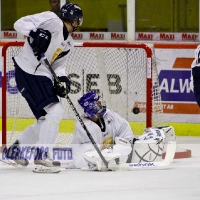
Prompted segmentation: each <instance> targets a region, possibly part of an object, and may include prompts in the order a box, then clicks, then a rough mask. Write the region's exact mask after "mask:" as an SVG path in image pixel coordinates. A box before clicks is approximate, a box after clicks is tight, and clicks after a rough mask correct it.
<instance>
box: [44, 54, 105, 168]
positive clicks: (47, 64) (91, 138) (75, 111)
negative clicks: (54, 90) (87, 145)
mask: <svg viewBox="0 0 200 200" xmlns="http://www.w3.org/2000/svg"><path fill="white" fill-rule="evenodd" d="M41 57H42V59H43V60H44V62H45V64H46V67H47V69H48V70H49V71H50V72H51V74H52V75H53V77H54V79H55V80H56V82H57V83H58V84H59V85H62V84H61V82H60V80H59V78H58V77H57V75H56V73H55V72H54V71H53V69H52V67H51V65H50V63H49V61H48V60H47V58H46V57H45V55H44V54H41ZM65 98H66V99H67V101H68V103H69V105H70V107H71V108H72V110H73V112H74V114H75V115H76V117H77V119H78V121H79V122H80V124H81V126H82V127H83V129H84V130H85V132H86V134H87V136H88V137H89V139H90V141H91V142H92V144H93V146H94V148H95V149H96V151H97V153H98V154H99V156H100V158H101V159H102V161H103V163H104V164H105V166H106V167H107V168H108V162H107V161H106V159H105V158H104V156H103V155H102V153H101V151H100V150H99V148H98V146H97V144H96V142H95V141H94V139H93V137H92V135H91V134H90V132H89V131H88V129H87V127H86V126H85V124H84V122H83V120H82V119H81V117H80V115H79V113H78V112H77V110H76V108H75V106H74V104H73V103H72V101H71V99H70V98H69V96H68V95H67V94H66V96H65Z"/></svg>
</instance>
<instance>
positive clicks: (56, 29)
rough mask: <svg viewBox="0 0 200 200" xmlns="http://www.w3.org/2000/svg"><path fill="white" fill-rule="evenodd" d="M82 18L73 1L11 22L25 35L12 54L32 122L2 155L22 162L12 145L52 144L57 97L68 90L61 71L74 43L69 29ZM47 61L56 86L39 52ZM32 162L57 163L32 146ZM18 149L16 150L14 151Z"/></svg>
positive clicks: (58, 118)
mask: <svg viewBox="0 0 200 200" xmlns="http://www.w3.org/2000/svg"><path fill="white" fill-rule="evenodd" d="M82 21H83V13H82V10H81V8H80V7H79V6H78V5H77V4H73V3H67V4H65V5H63V6H62V8H61V11H60V18H59V17H58V16H57V15H56V14H55V13H54V12H50V11H48V12H42V13H38V14H34V15H29V16H25V17H22V18H20V19H19V20H17V21H16V22H15V23H14V29H15V30H16V31H17V32H18V33H21V34H22V35H24V36H26V39H25V44H24V46H23V51H22V52H21V53H20V54H19V55H18V56H16V57H14V58H13V62H14V66H15V78H16V83H17V87H18V89H19V91H20V93H21V95H22V96H23V97H24V98H25V99H26V101H27V103H28V104H29V106H30V108H31V110H32V112H33V114H34V116H35V118H36V122H35V123H34V124H33V125H31V126H29V127H28V128H27V129H25V130H24V131H23V133H22V134H21V136H20V137H19V139H18V140H17V141H16V142H15V143H14V144H13V145H12V146H11V147H10V148H9V149H8V151H7V154H6V157H7V158H8V159H12V160H14V161H15V162H17V163H18V164H21V165H23V166H27V165H28V160H26V159H24V158H23V157H20V156H19V155H18V156H17V158H16V157H15V155H13V154H12V157H11V153H9V152H12V148H13V147H15V148H16V147H17V146H19V145H20V144H36V143H37V145H39V146H40V145H46V146H47V147H48V146H49V145H53V144H54V143H55V140H56V137H57V134H58V129H59V123H60V121H61V120H62V118H63V115H64V109H63V107H62V105H61V103H60V100H59V98H58V97H65V96H66V94H68V93H69V92H70V80H69V79H68V78H67V76H66V74H65V69H66V68H67V64H65V62H66V55H67V54H68V53H69V51H70V50H71V49H73V47H74V42H73V39H72V36H71V33H72V32H74V31H75V30H76V29H77V28H78V27H79V26H81V24H82ZM43 53H45V57H46V58H47V59H48V61H49V62H50V63H51V67H52V68H53V70H54V72H55V73H56V75H57V76H58V78H59V79H60V82H61V83H62V86H60V85H59V84H58V83H57V82H56V81H55V80H54V79H53V76H52V74H51V73H50V72H49V71H48V69H47V68H46V67H45V64H44V61H43V59H42V58H41V54H43ZM36 152H37V153H36V155H35V158H34V162H35V164H39V165H44V166H47V167H49V166H50V167H51V166H59V165H60V163H59V162H55V161H53V160H51V159H50V158H48V156H47V152H44V151H43V150H42V149H40V148H37V149H36ZM18 153H19V152H18Z"/></svg>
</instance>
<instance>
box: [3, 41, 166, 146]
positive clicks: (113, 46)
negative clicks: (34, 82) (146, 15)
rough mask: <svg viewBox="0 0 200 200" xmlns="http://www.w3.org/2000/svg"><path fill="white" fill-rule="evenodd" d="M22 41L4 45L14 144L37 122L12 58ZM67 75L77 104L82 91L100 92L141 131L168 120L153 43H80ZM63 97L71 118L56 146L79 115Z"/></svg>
mask: <svg viewBox="0 0 200 200" xmlns="http://www.w3.org/2000/svg"><path fill="white" fill-rule="evenodd" d="M22 46H23V42H11V43H8V44H6V45H5V46H4V47H3V49H2V56H3V60H4V70H3V76H2V143H3V144H12V143H13V142H14V141H15V140H16V139H17V138H18V137H19V135H20V134H21V133H22V131H23V130H24V129H25V128H26V127H27V126H29V125H30V124H33V123H34V121H35V118H34V116H33V114H32V112H31V110H30V109H29V107H28V105H27V103H26V101H25V100H24V98H23V97H22V96H21V94H20V93H19V91H18V89H17V87H16V83H15V76H14V73H15V72H14V66H13V62H12V57H13V56H16V55H17V54H19V53H20V52H21V51H22ZM66 75H67V76H68V78H69V79H70V80H71V91H70V93H69V97H70V99H71V100H72V102H73V103H74V106H75V107H76V108H78V104H77V100H78V99H79V98H80V96H81V95H83V94H84V93H85V92H89V91H95V92H97V93H99V94H101V95H102V96H103V98H104V99H105V100H106V103H107V106H108V107H110V108H111V109H113V110H114V111H116V112H117V113H118V114H119V115H121V116H122V117H124V118H125V119H126V120H127V121H128V122H129V123H130V125H131V128H132V130H133V132H134V133H135V134H136V135H140V134H142V133H143V131H144V128H146V127H150V126H159V125H163V108H162V104H161V96H160V91H159V82H158V73H157V68H156V62H155V56H154V51H153V45H151V46H147V45H145V44H140V43H126V42H120V43H117V42H83V43H80V44H76V47H75V49H74V50H73V51H72V52H70V53H69V54H68V56H67V58H66ZM61 101H62V104H63V106H64V109H65V117H64V119H63V120H62V122H61V123H60V129H59V134H58V137H57V141H56V145H58V146H59V145H60V144H61V145H66V146H68V145H69V144H70V142H71V138H72V135H73V131H74V125H75V120H76V116H75V115H74V113H73V111H72V109H71V107H70V106H69V104H68V102H67V100H66V99H61ZM137 108H138V109H139V113H138V114H137V111H138V109H137ZM78 111H80V110H79V109H78Z"/></svg>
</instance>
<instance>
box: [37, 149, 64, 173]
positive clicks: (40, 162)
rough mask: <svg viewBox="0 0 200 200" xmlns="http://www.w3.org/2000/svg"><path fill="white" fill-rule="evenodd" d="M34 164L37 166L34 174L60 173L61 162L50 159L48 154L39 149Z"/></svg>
mask: <svg viewBox="0 0 200 200" xmlns="http://www.w3.org/2000/svg"><path fill="white" fill-rule="evenodd" d="M34 164H35V165H37V166H36V167H35V168H34V169H33V172H36V173H59V172H60V169H59V167H60V165H61V164H60V162H59V161H54V160H53V159H51V158H50V156H49V154H48V152H44V151H43V150H41V149H39V148H37V149H36V154H35V158H34Z"/></svg>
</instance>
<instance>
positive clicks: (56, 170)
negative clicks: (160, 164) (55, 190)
mask: <svg viewBox="0 0 200 200" xmlns="http://www.w3.org/2000/svg"><path fill="white" fill-rule="evenodd" d="M32 171H33V172H34V173H43V174H45V173H46V174H55V173H59V172H60V169H59V168H58V167H45V166H36V167H35V168H34V169H33V170H32Z"/></svg>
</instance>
